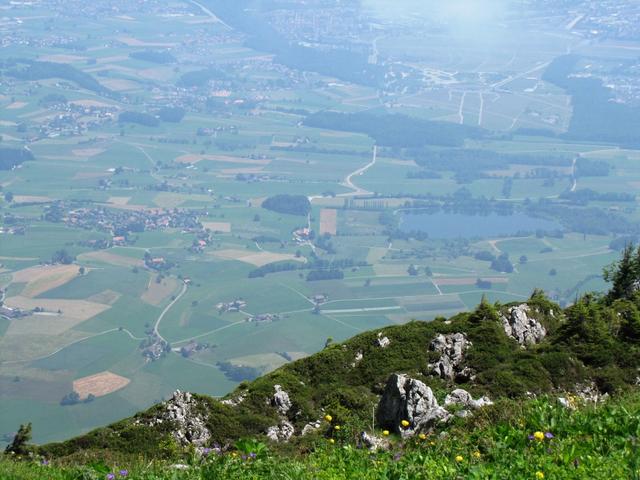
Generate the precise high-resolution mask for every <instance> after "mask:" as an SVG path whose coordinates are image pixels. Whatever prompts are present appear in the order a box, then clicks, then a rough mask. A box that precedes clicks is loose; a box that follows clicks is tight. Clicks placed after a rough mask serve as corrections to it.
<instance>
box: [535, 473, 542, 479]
mask: <svg viewBox="0 0 640 480" xmlns="http://www.w3.org/2000/svg"><path fill="white" fill-rule="evenodd" d="M536 478H537V479H538V480H542V479H543V478H544V473H542V472H536Z"/></svg>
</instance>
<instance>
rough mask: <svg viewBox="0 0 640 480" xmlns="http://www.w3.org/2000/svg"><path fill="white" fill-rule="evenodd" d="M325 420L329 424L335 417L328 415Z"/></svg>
mask: <svg viewBox="0 0 640 480" xmlns="http://www.w3.org/2000/svg"><path fill="white" fill-rule="evenodd" d="M324 419H325V420H326V421H327V422H330V421H331V420H333V417H332V416H331V415H329V414H327V415H325V416H324Z"/></svg>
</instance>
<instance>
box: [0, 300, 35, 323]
mask: <svg viewBox="0 0 640 480" xmlns="http://www.w3.org/2000/svg"><path fill="white" fill-rule="evenodd" d="M29 315H31V312H30V311H26V310H22V309H20V308H13V307H9V306H8V305H4V304H2V305H0V317H5V318H8V319H9V320H13V319H16V318H21V317H28V316H29Z"/></svg>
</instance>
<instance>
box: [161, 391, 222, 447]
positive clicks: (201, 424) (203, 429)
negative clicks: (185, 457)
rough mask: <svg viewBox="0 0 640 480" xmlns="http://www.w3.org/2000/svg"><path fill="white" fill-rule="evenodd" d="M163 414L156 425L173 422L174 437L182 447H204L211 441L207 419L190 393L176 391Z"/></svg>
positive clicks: (164, 405) (166, 404) (166, 403)
mask: <svg viewBox="0 0 640 480" xmlns="http://www.w3.org/2000/svg"><path fill="white" fill-rule="evenodd" d="M163 407H164V410H163V412H162V413H161V414H160V415H159V416H158V417H157V418H156V419H155V423H163V422H165V421H168V422H173V423H174V425H175V429H174V430H173V432H172V434H173V437H174V438H175V439H176V441H178V443H180V445H183V446H186V445H194V446H195V447H196V448H198V447H204V446H205V445H208V444H209V441H210V440H211V432H210V431H209V429H208V428H207V421H206V420H207V419H206V418H205V416H204V415H202V414H201V413H200V412H199V411H198V401H197V400H196V399H195V398H194V397H193V395H191V394H190V393H189V392H181V391H180V390H176V391H175V392H174V394H173V396H172V397H171V398H170V399H169V400H168V401H166V402H165V403H164V404H163Z"/></svg>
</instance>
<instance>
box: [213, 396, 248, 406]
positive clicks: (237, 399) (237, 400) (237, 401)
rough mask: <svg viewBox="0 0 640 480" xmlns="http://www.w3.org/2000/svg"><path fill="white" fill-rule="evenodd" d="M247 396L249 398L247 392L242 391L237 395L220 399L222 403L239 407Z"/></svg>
mask: <svg viewBox="0 0 640 480" xmlns="http://www.w3.org/2000/svg"><path fill="white" fill-rule="evenodd" d="M245 398H247V394H246V393H241V394H240V395H238V396H237V397H232V398H227V399H226V400H220V403H221V404H223V405H227V406H229V407H237V406H238V405H240V404H241V403H242V402H244V399H245Z"/></svg>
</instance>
